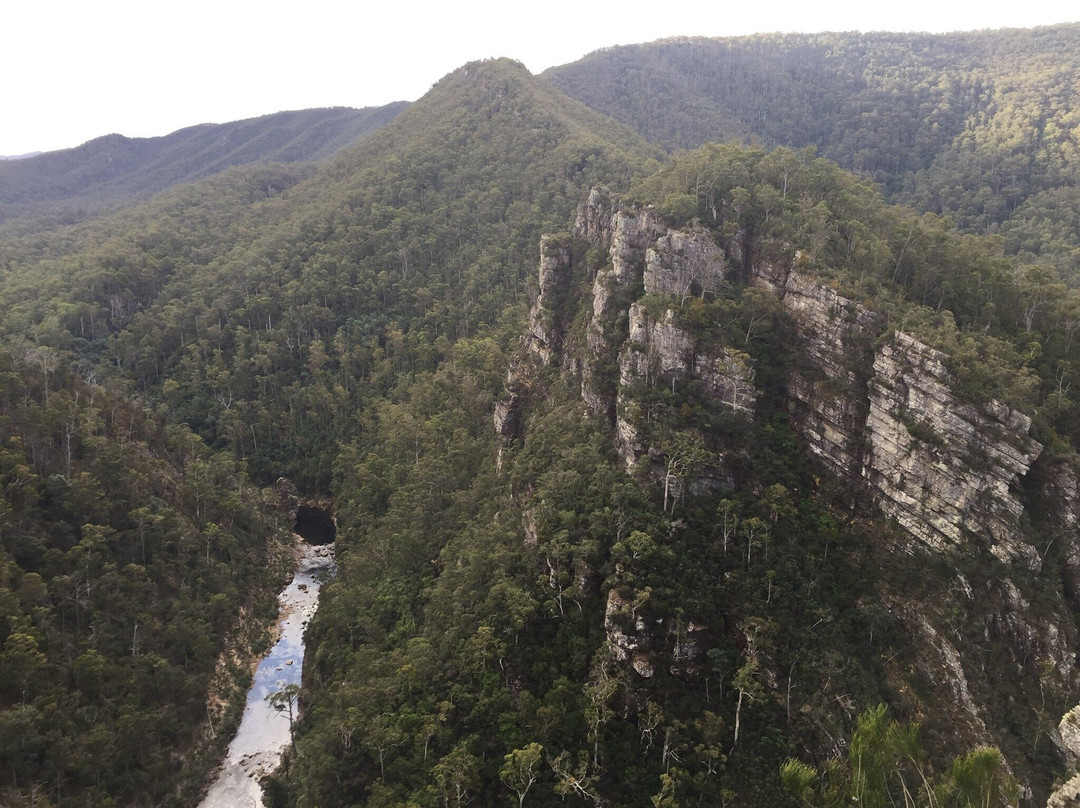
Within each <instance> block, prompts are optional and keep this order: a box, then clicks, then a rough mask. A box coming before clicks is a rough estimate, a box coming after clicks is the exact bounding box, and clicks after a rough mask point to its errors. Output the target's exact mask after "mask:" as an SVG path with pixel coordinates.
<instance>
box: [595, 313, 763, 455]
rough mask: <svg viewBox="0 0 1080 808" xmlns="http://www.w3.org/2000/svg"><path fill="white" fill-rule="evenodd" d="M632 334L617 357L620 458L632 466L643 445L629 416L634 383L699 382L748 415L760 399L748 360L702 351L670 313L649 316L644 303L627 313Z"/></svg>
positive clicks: (737, 354)
mask: <svg viewBox="0 0 1080 808" xmlns="http://www.w3.org/2000/svg"><path fill="white" fill-rule="evenodd" d="M629 331H630V333H629V335H628V336H627V339H626V341H625V342H624V343H623V348H622V350H621V351H620V353H619V388H618V390H619V392H618V398H617V404H618V406H617V414H616V424H615V442H616V447H617V448H618V450H619V455H620V456H621V457H622V458H623V462H624V463H625V464H626V466H627V467H628V468H630V467H632V466H633V465H634V464H635V463H636V462H637V458H638V456H640V454H641V453H642V451H644V447H643V446H641V445H640V444H639V443H638V441H637V430H636V428H635V427H634V425H633V419H631V418H630V417H628V413H629V412H630V411H632V410H633V402H634V399H633V396H632V395H630V391H631V388H632V387H633V385H635V384H637V383H639V382H643V383H645V384H646V385H648V384H650V383H651V384H653V385H655V384H656V382H657V380H658V379H660V378H665V379H667V378H678V379H698V380H700V381H701V382H703V383H704V384H705V387H706V389H707V390H708V391H709V392H710V393H711V394H712V395H713V396H714V397H715V398H716V399H717V400H718V401H720V402H722V403H723V404H725V405H727V406H728V407H730V408H731V409H733V410H735V411H738V412H743V413H747V414H750V413H752V412H753V409H754V404H755V403H756V401H757V397H758V392H757V390H756V389H755V388H754V369H753V367H752V366H751V364H750V360H749V357H747V356H746V354H743V353H740V352H738V351H729V350H726V349H724V348H720V347H713V348H709V349H706V348H698V346H697V345H695V342H694V339H693V337H692V336H691V334H690V333H689V332H688V331H686V330H685V329H683V328H680V327H679V326H678V325H677V324H676V322H675V313H674V311H672V310H671V309H668V310H667V311H665V312H664V315H663V317H661V318H659V319H656V318H653V317H650V316H649V314H648V313H647V312H646V310H645V307H644V306H643V305H642V304H641V303H633V304H632V305H631V306H630V312H629Z"/></svg>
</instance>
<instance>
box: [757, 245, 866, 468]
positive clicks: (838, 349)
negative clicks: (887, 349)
mask: <svg viewBox="0 0 1080 808" xmlns="http://www.w3.org/2000/svg"><path fill="white" fill-rule="evenodd" d="M753 277H754V280H755V281H756V282H757V283H759V284H760V285H762V286H764V287H766V288H768V289H771V290H772V291H773V292H774V293H775V294H776V296H777V297H778V298H779V300H780V303H781V305H782V306H783V308H784V310H785V311H786V312H787V313H788V315H789V320H790V323H791V325H792V328H793V329H794V330H795V334H796V336H797V338H798V342H799V345H800V346H801V351H800V356H799V359H800V361H799V362H798V363H794V364H793V365H792V367H791V369H790V371H789V374H788V378H787V393H788V410H789V412H790V413H791V416H792V420H793V422H794V424H795V427H796V429H797V430H798V431H799V433H800V435H801V436H802V438H803V440H804V441H805V443H806V446H807V448H808V449H809V450H810V451H811V453H813V454H814V455H815V456H816V457H817V458H818V459H819V460H820V461H821V462H822V463H824V464H825V465H826V466H827V467H828V468H829V469H830V470H831V471H832V472H833V473H834V474H836V475H837V476H839V477H841V478H843V479H847V480H849V481H850V480H855V479H856V478H858V476H859V474H860V464H861V463H862V450H863V439H862V432H863V425H864V424H865V422H866V416H867V412H868V410H869V400H868V395H867V375H868V374H867V369H869V368H870V367H871V365H872V363H873V343H874V341H875V340H876V339H877V337H878V335H879V334H881V332H882V331H883V330H884V327H885V322H884V318H882V317H881V316H880V315H878V314H876V313H875V312H872V311H870V310H869V309H867V308H866V307H865V306H862V305H860V304H858V303H856V302H854V301H852V300H849V299H847V298H845V297H842V296H841V295H839V294H837V292H836V291H834V290H833V289H831V288H829V287H828V286H823V285H822V284H820V283H816V282H815V281H813V280H812V279H811V278H809V277H808V276H806V275H804V274H802V273H800V272H797V271H795V270H784V269H781V268H779V267H776V266H773V265H759V266H756V267H755V268H754V275H753Z"/></svg>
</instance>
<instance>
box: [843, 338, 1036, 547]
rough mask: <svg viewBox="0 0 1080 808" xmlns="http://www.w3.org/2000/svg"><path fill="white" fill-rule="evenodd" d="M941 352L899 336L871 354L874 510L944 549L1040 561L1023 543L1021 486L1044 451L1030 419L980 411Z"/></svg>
mask: <svg viewBox="0 0 1080 808" xmlns="http://www.w3.org/2000/svg"><path fill="white" fill-rule="evenodd" d="M945 359H946V357H945V355H944V354H942V353H941V352H940V351H936V350H934V349H932V348H930V347H928V346H926V345H924V344H923V343H921V342H919V341H918V340H916V339H915V338H914V337H912V336H910V335H908V334H904V333H902V332H896V333H895V334H894V335H893V340H892V341H891V342H890V343H886V344H885V345H882V346H881V348H880V349H879V350H878V352H877V355H876V356H875V358H874V377H873V379H872V380H871V381H870V384H869V390H870V411H869V414H868V416H867V421H866V435H867V439H868V442H869V450H868V453H867V458H866V462H865V464H864V466H863V471H862V474H863V478H864V479H865V480H866V481H867V483H869V485H870V486H871V488H872V490H873V491H874V492H875V495H876V499H877V504H878V506H879V507H880V508H881V510H882V511H884V512H885V513H886V514H888V515H889V516H892V517H894V518H895V519H896V520H897V522H899V524H900V525H901V526H902V527H903V528H904V529H905V530H906V531H908V532H909V533H910V534H911V535H913V536H914V537H916V538H917V539H919V540H920V541H922V542H923V543H925V544H926V545H927V546H929V547H930V548H932V549H934V550H937V551H943V550H945V549H946V548H947V547H951V546H956V545H959V544H960V543H962V542H963V541H965V540H967V539H968V538H976V539H978V540H980V541H984V542H986V543H987V544H988V545H989V548H990V551H991V552H992V553H993V554H994V556H995V557H996V558H998V559H999V560H1001V561H1005V562H1012V561H1019V562H1020V563H1022V564H1024V565H1025V566H1027V567H1029V568H1030V569H1037V568H1038V567H1039V565H1040V563H1041V562H1040V559H1039V555H1038V553H1037V552H1036V551H1035V549H1034V548H1033V547H1031V546H1030V545H1028V544H1025V543H1024V542H1023V541H1021V540H1020V538H1019V530H1018V523H1019V519H1020V516H1021V514H1022V513H1023V506H1022V505H1021V503H1020V501H1019V499H1018V498H1017V495H1016V493H1015V489H1016V488H1017V486H1018V482H1019V479H1020V477H1021V476H1023V475H1024V474H1026V473H1027V471H1028V470H1029V469H1030V467H1031V464H1032V462H1033V461H1034V460H1035V458H1037V457H1038V455H1039V452H1041V451H1042V446H1041V444H1039V443H1038V442H1037V441H1035V440H1033V439H1031V438H1030V437H1028V434H1027V432H1028V429H1029V427H1030V425H1031V419H1030V418H1028V417H1027V416H1025V415H1023V414H1021V413H1018V412H1015V411H1013V410H1010V409H1009V408H1008V407H1005V406H1004V405H1002V404H1000V403H998V402H990V403H989V404H987V405H985V406H983V407H980V408H976V407H974V406H972V405H970V404H966V403H964V402H962V401H960V400H959V399H958V398H957V397H956V395H955V394H954V393H953V392H952V389H951V385H950V382H951V378H950V376H949V373H948V370H947V369H946V367H945Z"/></svg>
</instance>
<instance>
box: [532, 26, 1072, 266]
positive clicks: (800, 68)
mask: <svg viewBox="0 0 1080 808" xmlns="http://www.w3.org/2000/svg"><path fill="white" fill-rule="evenodd" d="M1078 40H1080V28H1078V27H1077V26H1076V25H1075V24H1073V25H1058V26H1053V27H1047V28H1037V29H1031V30H1009V31H979V32H974V33H951V34H947V35H937V36H933V35H928V34H895V33H873V34H856V33H820V34H784V35H780V34H767V35H758V36H750V37H730V38H725V39H703V38H695V39H689V38H681V39H669V40H663V41H660V42H655V43H651V44H647V45H631V46H621V47H616V48H606V49H604V50H601V51H597V52H595V53H592V54H590V55H588V56H586V57H585V58H583V59H581V60H580V61H578V62H574V63H572V64H569V65H563V66H561V67H555V68H552V69H551V70H549V71H548V72H547V73H546V74H545V75H546V76H547V77H548V78H549V79H550V80H551V81H552V82H553V83H554V84H555V85H556V86H557V87H559V88H560V89H561V90H563V91H564V92H566V93H567V94H569V95H571V96H573V97H575V98H578V99H580V100H581V101H583V102H585V103H586V104H588V105H589V106H591V107H592V108H594V109H597V110H599V111H601V112H604V113H605V114H607V115H610V116H611V117H613V118H615V119H616V120H619V121H622V122H624V123H626V124H628V125H630V126H633V127H634V128H635V129H636V130H637V131H638V132H640V133H641V134H642V135H644V136H645V137H647V138H648V139H649V140H651V141H653V142H655V143H660V144H662V145H664V146H665V148H668V149H688V148H694V147H697V146H700V145H702V144H703V143H705V142H708V141H724V140H738V141H742V142H754V143H761V144H764V145H765V146H766V147H767V148H770V149H771V148H774V147H777V146H784V147H788V148H791V149H795V150H799V149H803V148H807V147H809V148H812V149H815V150H816V151H817V152H819V153H820V154H821V155H822V156H824V157H826V158H828V159H829V160H834V161H836V162H837V163H838V164H840V165H841V166H843V167H844V168H846V169H848V170H850V171H854V172H856V173H857V174H859V175H860V176H864V177H866V178H868V179H872V180H873V181H874V182H875V183H877V184H878V185H880V186H882V187H883V188H884V189H885V192H886V194H887V195H888V196H889V198H890V199H892V200H893V201H898V202H904V203H907V204H911V205H913V206H915V207H916V208H917V209H919V210H923V211H932V212H934V213H936V214H938V215H942V216H948V217H949V218H950V219H951V220H952V221H954V222H956V223H957V225H959V226H960V227H961V228H963V229H965V230H968V231H970V232H976V233H1000V234H1001V235H1002V236H1003V237H1004V241H1005V249H1006V251H1007V252H1008V253H1009V254H1010V255H1018V256H1020V257H1022V258H1024V259H1025V260H1026V261H1029V262H1032V261H1036V260H1037V261H1045V262H1048V263H1051V264H1053V265H1054V266H1055V268H1056V269H1057V270H1058V271H1059V272H1060V273H1061V275H1062V276H1063V277H1064V278H1066V279H1069V281H1070V282H1071V283H1073V284H1074V285H1075V283H1076V281H1077V279H1078V273H1080V252H1078V251H1077V247H1076V245H1077V243H1080V206H1078V204H1077V198H1078V197H1077V194H1076V185H1077V182H1078V181H1080V173H1078V172H1080V151H1078V148H1077V147H1078V140H1077V128H1076V123H1077V119H1076V112H1075V110H1076V108H1077V96H1076V92H1077V90H1076V88H1077V83H1076V76H1077V72H1078V70H1080V62H1078V58H1077V54H1078V53H1080V47H1078ZM786 168H787V158H786V157H784V156H783V153H780V154H778V156H777V159H775V160H774V161H772V165H771V169H772V170H771V175H770V177H769V179H770V183H771V184H772V185H773V186H774V187H775V188H776V190H777V192H778V194H777V196H778V198H780V199H783V197H784V194H785V192H786V180H787V177H786V173H785V172H786ZM736 184H737V185H742V187H744V188H747V189H750V188H751V186H750V185H747V184H744V183H736Z"/></svg>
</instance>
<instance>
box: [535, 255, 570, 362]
mask: <svg viewBox="0 0 1080 808" xmlns="http://www.w3.org/2000/svg"><path fill="white" fill-rule="evenodd" d="M572 267H573V251H572V250H571V247H570V245H569V244H567V243H565V242H564V241H561V240H560V239H557V238H555V237H553V236H543V237H541V239H540V295H539V297H537V299H536V303H535V304H534V305H533V307H532V311H530V312H529V332H528V334H527V336H526V345H527V346H528V349H529V351H530V352H532V353H533V354H535V355H536V356H537V357H539V358H540V360H541V361H542V362H543V363H544V364H550V363H551V362H552V360H553V358H554V356H555V354H556V352H557V351H558V349H559V346H560V345H561V343H562V337H563V334H562V331H561V328H560V322H559V314H560V312H561V309H562V307H563V304H564V303H565V302H566V298H567V295H568V294H569V292H570V270H571V269H572Z"/></svg>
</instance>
